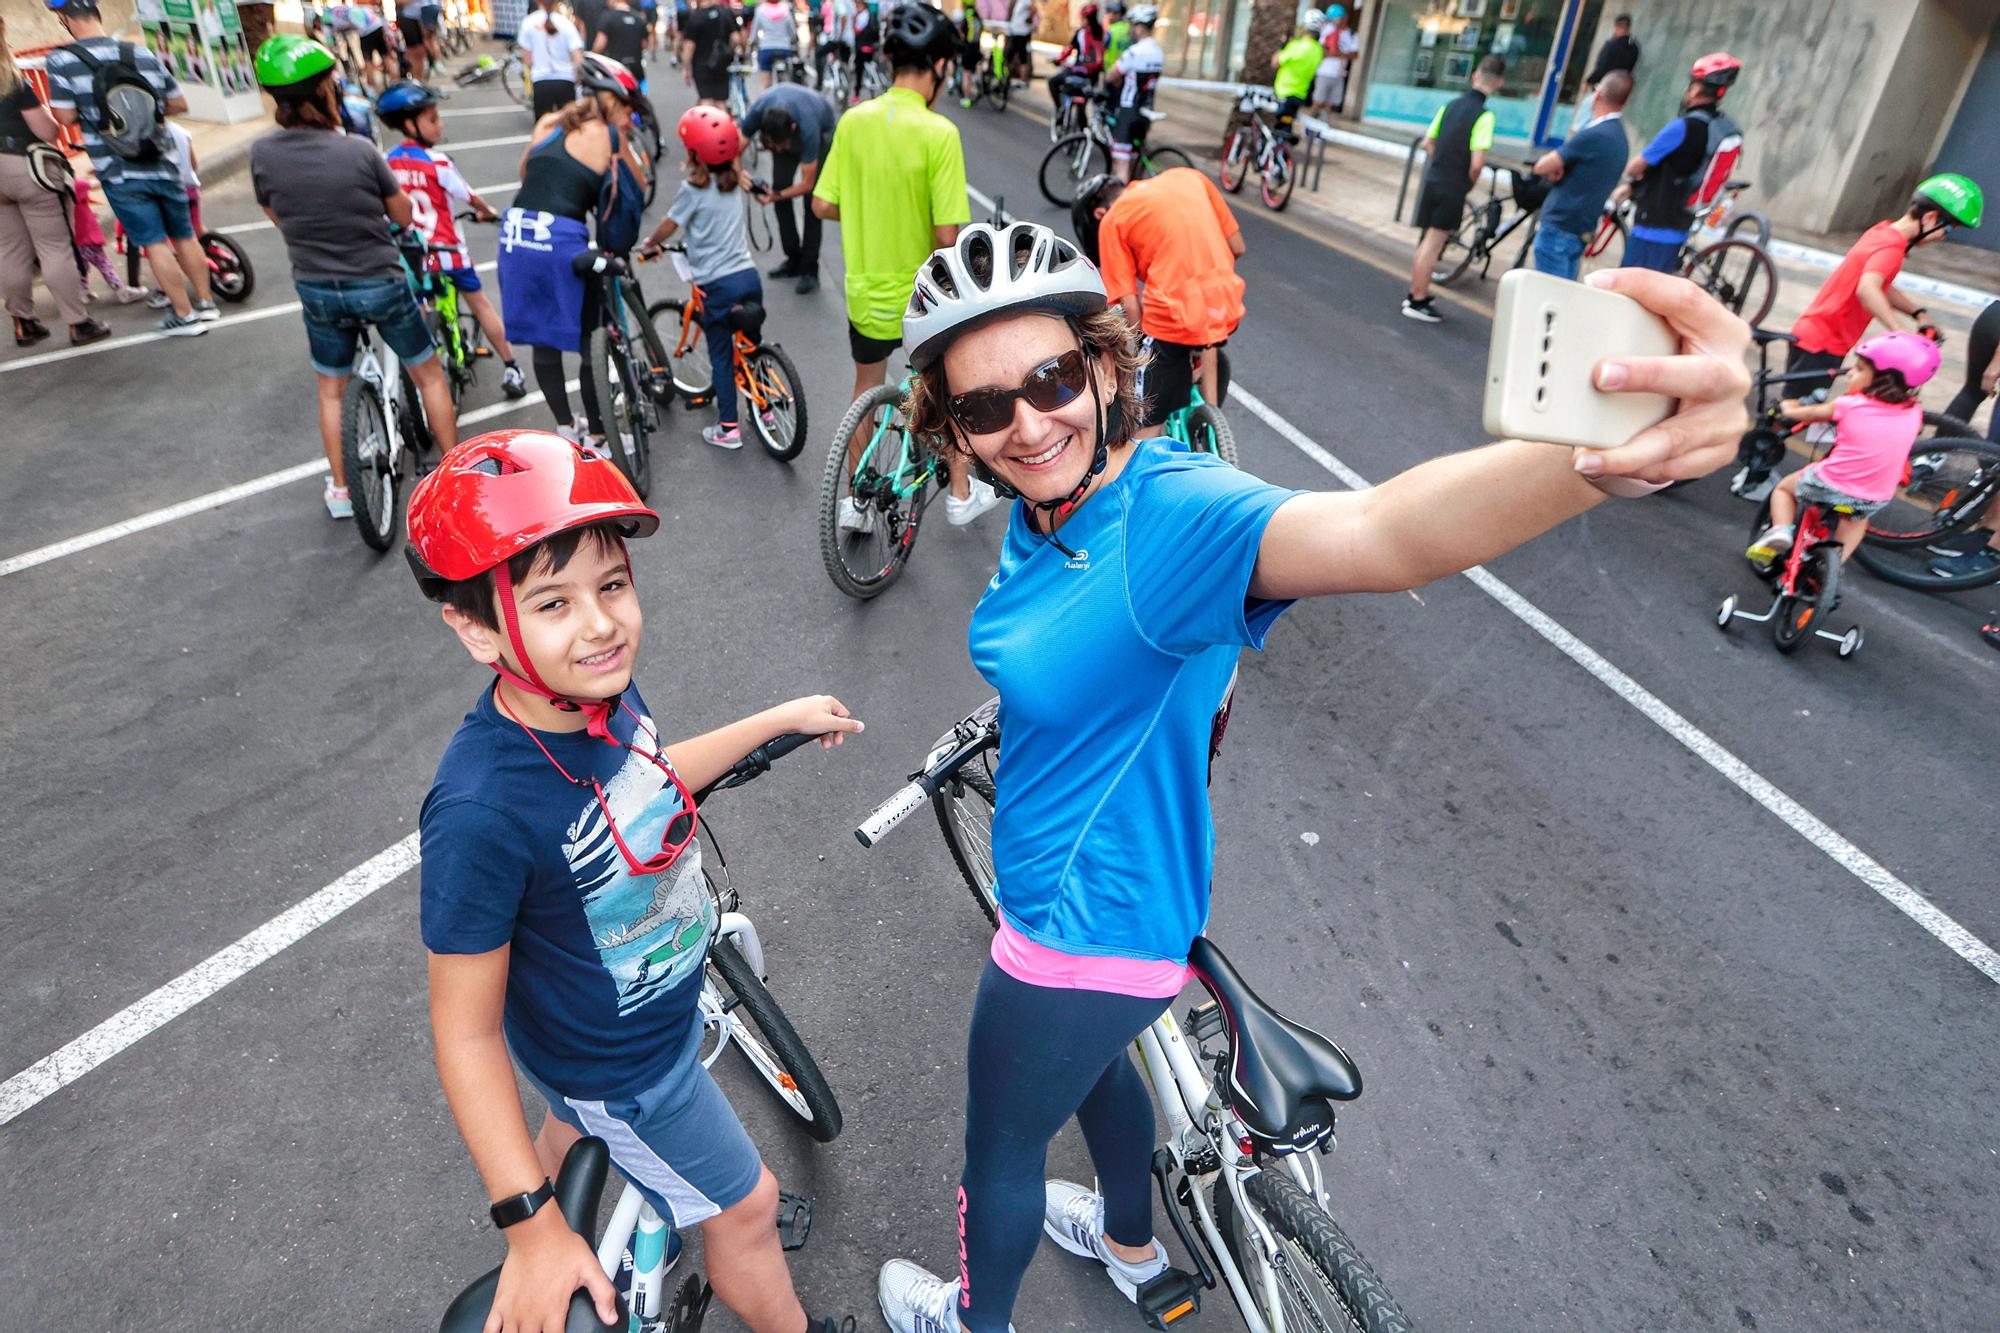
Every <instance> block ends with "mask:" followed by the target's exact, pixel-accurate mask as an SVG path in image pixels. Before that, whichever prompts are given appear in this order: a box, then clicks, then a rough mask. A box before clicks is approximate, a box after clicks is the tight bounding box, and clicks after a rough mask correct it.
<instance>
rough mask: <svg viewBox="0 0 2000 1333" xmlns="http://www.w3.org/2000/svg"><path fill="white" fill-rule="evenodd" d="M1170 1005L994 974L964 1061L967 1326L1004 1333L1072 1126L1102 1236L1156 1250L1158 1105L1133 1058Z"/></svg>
mask: <svg viewBox="0 0 2000 1333" xmlns="http://www.w3.org/2000/svg"><path fill="white" fill-rule="evenodd" d="M1171 1002H1172V1001H1171V1000H1170V999H1157V1000H1155V999H1141V998H1138V997H1135V996H1130V995H1113V994H1110V993H1109V992H1106V991H1093V990H1055V989H1051V988H1048V987H1044V986H1030V985H1028V984H1027V983H1026V982H1023V981H1016V980H1015V979H1014V978H1013V977H1010V976H1008V975H1007V974H1006V973H1005V972H1002V971H1001V970H1000V968H999V967H998V966H996V965H995V964H994V963H992V962H990V961H989V962H988V963H987V964H986V971H985V972H984V973H983V974H981V976H980V978H979V995H978V998H977V999H975V1000H974V1001H973V1005H972V1034H971V1037H970V1039H969V1041H968V1043H967V1050H966V1062H965V1063H966V1098H965V1174H964V1175H963V1176H962V1177H960V1179H959V1184H958V1209H957V1212H958V1227H959V1233H958V1239H959V1255H960V1260H959V1262H960V1265H961V1266H960V1270H959V1277H960V1279H961V1280H962V1281H963V1282H964V1283H965V1285H964V1286H963V1287H962V1288H960V1291H961V1293H962V1294H961V1297H960V1304H959V1307H958V1318H959V1324H960V1326H961V1327H963V1328H965V1329H968V1330H986V1329H995V1330H998V1329H1005V1328H1006V1327H1007V1319H1008V1316H1009V1315H1010V1314H1011V1313H1012V1312H1013V1309H1014V1297H1015V1295H1016V1294H1017V1293H1018V1292H1019V1291H1020V1289H1021V1278H1022V1276H1023V1275H1024V1274H1025V1273H1027V1271H1028V1263H1029V1261H1030V1260H1032V1259H1033V1258H1034V1257H1035V1249H1036V1247H1037V1246H1038V1245H1040V1244H1041V1239H1042V1212H1043V1201H1044V1197H1045V1196H1044V1191H1043V1188H1042V1178H1043V1170H1044V1168H1045V1166H1046V1165H1047V1160H1048V1154H1049V1142H1050V1140H1052V1139H1054V1138H1055V1136H1056V1133H1057V1131H1059V1130H1061V1129H1062V1127H1063V1124H1064V1123H1065V1122H1066V1121H1068V1119H1069V1118H1070V1117H1071V1116H1075V1117H1076V1120H1077V1123H1078V1124H1079V1125H1081V1126H1082V1128H1083V1141H1084V1143H1085V1145H1087V1146H1088V1147H1089V1149H1090V1160H1091V1163H1092V1165H1094V1166H1095V1167H1096V1168H1097V1180H1098V1189H1099V1190H1100V1191H1101V1192H1102V1193H1103V1195H1104V1230H1105V1232H1106V1234H1108V1235H1109V1236H1110V1237H1111V1239H1113V1240H1115V1241H1117V1242H1118V1243H1119V1244H1120V1245H1134V1246H1137V1245H1145V1244H1147V1243H1148V1242H1150V1241H1151V1240H1152V1239H1153V1203H1152V1197H1151V1195H1150V1194H1149V1193H1148V1189H1149V1187H1150V1186H1151V1183H1152V1178H1151V1176H1150V1175H1149V1174H1148V1172H1149V1171H1150V1169H1151V1162H1152V1157H1153V1144H1154V1138H1153V1101H1152V1097H1151V1095H1150V1094H1148V1093H1147V1091H1146V1084H1145V1080H1143V1079H1141V1078H1140V1077H1139V1071H1138V1070H1137V1069H1135V1068H1133V1067H1132V1060H1131V1058H1130V1057H1129V1056H1127V1055H1126V1053H1125V1048H1126V1047H1127V1046H1128V1045H1130V1044H1131V1043H1132V1041H1133V1040H1134V1039H1135V1038H1136V1037H1137V1036H1138V1035H1139V1034H1140V1033H1141V1032H1143V1031H1145V1030H1146V1027H1147V1025H1149V1024H1150V1023H1151V1022H1152V1021H1153V1020H1154V1019H1156V1018H1158V1017H1159V1016H1160V1015H1161V1014H1162V1013H1165V1012H1166V1008H1167V1005H1168V1004H1170V1003H1171Z"/></svg>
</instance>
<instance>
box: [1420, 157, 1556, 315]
mask: <svg viewBox="0 0 2000 1333" xmlns="http://www.w3.org/2000/svg"><path fill="white" fill-rule="evenodd" d="M1503 171H1504V172H1505V173H1506V174H1507V176H1508V178H1509V179H1510V180H1511V181H1512V191H1511V194H1512V198H1513V202H1514V206H1515V211H1514V213H1513V214H1512V216H1504V215H1505V214H1506V204H1505V202H1503V201H1502V199H1501V198H1500V176H1501V173H1502V172H1503ZM1537 179H1538V178H1536V177H1535V176H1534V175H1532V173H1531V171H1530V169H1529V168H1528V167H1503V168H1500V169H1499V170H1495V171H1493V172H1490V173H1489V174H1488V175H1487V179H1486V199H1485V201H1484V202H1483V203H1479V204H1476V205H1474V206H1473V207H1471V208H1468V209H1467V210H1466V212H1465V217H1464V219H1463V220H1461V221H1460V222H1459V224H1458V230H1457V231H1455V232H1453V233H1452V234H1451V235H1450V236H1449V237H1448V238H1447V239H1446V240H1445V243H1444V249H1443V250H1442V251H1441V252H1440V253H1439V255H1438V262H1437V264H1436V266H1435V267H1434V268H1432V269H1431V281H1432V282H1435V283H1438V284H1439V285H1441V286H1442V285H1446V284H1449V283H1452V282H1454V281H1456V280H1457V279H1458V278H1460V277H1462V276H1463V275H1464V274H1465V273H1466V271H1467V270H1468V269H1470V268H1471V267H1472V266H1473V265H1474V264H1477V265H1479V276H1480V277H1481V278H1484V277H1486V276H1487V274H1488V273H1489V272H1490V271H1491V270H1492V267H1493V253H1494V251H1496V250H1498V249H1499V248H1500V246H1501V243H1502V242H1504V241H1505V240H1506V239H1507V238H1508V237H1509V236H1512V235H1513V234H1514V233H1515V232H1517V231H1520V232H1522V233H1523V234H1522V237H1521V249H1520V251H1519V252H1518V253H1517V254H1516V255H1515V256H1514V262H1513V263H1512V264H1509V265H1508V268H1510V269H1515V268H1523V267H1526V265H1527V263H1528V251H1529V250H1530V249H1531V248H1532V247H1533V246H1534V243H1535V227H1536V224H1537V222H1538V221H1539V220H1540V217H1541V206H1542V200H1543V199H1544V198H1545V197H1546V195H1547V191H1546V190H1541V189H1537V188H1535V185H1533V184H1530V183H1529V182H1535V181H1537Z"/></svg>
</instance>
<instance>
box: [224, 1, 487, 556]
mask: <svg viewBox="0 0 2000 1333" xmlns="http://www.w3.org/2000/svg"><path fill="white" fill-rule="evenodd" d="M336 63H337V62H336V61H335V60H334V56H333V52H331V51H329V50H327V49H326V48H325V47H324V46H321V45H320V44H319V43H318V42H315V41H313V40H312V39H310V38H307V37H299V36H296V35H293V34H290V33H280V34H279V35H278V36H276V37H273V38H271V39H270V40H268V41H266V42H265V43H264V44H263V45H262V46H260V47H258V48H257V82H258V83H259V84H261V85H263V88H264V91H266V92H268V93H269V94H271V97H272V99H273V100H274V101H275V102H276V103H277V110H276V113H275V114H276V117H277V121H278V126H279V128H278V130H277V131H276V132H275V133H272V134H267V135H265V136H264V137H263V138H261V139H259V140H257V141H256V142H255V143H253V144H251V145H250V182H251V187H252V189H253V191H254V192H255V194H256V196H257V202H258V204H260V205H261V206H262V207H263V209H264V212H265V213H267V214H268V215H269V216H270V218H271V221H272V222H274V223H276V224H277V226H278V230H279V231H280V232H281V233H283V235H284V238H285V249H286V251H287V252H288V253H289V255H290V257H291V261H292V285H293V286H294V287H296V288H297V289H298V293H299V307H300V311H301V313H302V314H303V315H304V317H305V325H306V345H307V348H308V354H309V356H310V358H311V360H312V367H313V370H314V372H315V373H317V374H318V376H319V434H320V444H321V445H322V446H323V447H324V448H325V450H326V461H327V467H328V477H327V484H326V495H325V501H326V511H327V513H328V514H329V515H331V516H332V517H334V518H351V517H353V514H354V509H353V504H352V502H351V501H350V500H349V498H348V494H347V478H346V475H345V473H344V472H343V470H342V468H341V458H340V411H341V402H342V399H343V397H344V395H345V394H346V392H347V381H348V379H349V378H350V376H351V374H352V372H353V369H354V353H355V350H356V347H357V341H358V338H359V335H358V334H357V333H356V332H355V329H356V326H357V325H360V324H369V325H373V326H374V328H375V330H376V332H377V333H379V334H380V335H381V337H382V341H383V342H385V343H387V344H388V345H389V348H390V350H391V351H393V352H395V354H396V356H397V359H399V360H400V361H401V362H402V363H403V368H404V369H405V370H407V371H409V373H410V380H411V382H412V383H414V384H415V385H416V386H417V393H418V395H419V396H420V397H421V398H422V399H423V408H424V420H425V423H426V424H427V425H428V426H429V428H430V434H431V438H432V439H433V440H434V441H436V443H437V446H438V448H439V449H441V450H448V449H450V448H451V447H452V446H453V445H454V444H457V443H458V424H457V419H456V417H455V416H454V409H453V407H452V402H451V388H450V386H449V385H448V384H447V383H446V381H445V377H444V370H443V368H442V367H440V366H439V365H438V361H437V355H436V349H435V348H434V347H433V346H432V345H431V335H430V330H429V329H427V328H426V327H425V326H424V317H423V312H422V311H421V310H419V309H418V308H417V299H416V295H415V293H413V292H412V291H411V290H410V284H409V280H408V279H407V278H406V277H405V276H404V272H403V263H402V260H401V258H400V257H399V256H398V255H397V253H396V246H395V242H393V241H392V240H390V238H389V224H390V222H391V221H393V222H394V223H395V224H396V225H397V226H399V227H407V226H409V225H410V223H411V221H412V219H413V218H414V216H415V211H414V208H413V206H412V205H411V203H410V197H409V196H408V195H407V194H404V193H403V190H402V187H401V186H399V185H397V183H396V177H395V175H394V173H392V172H391V171H390V170H389V164H388V163H387V162H386V161H384V160H383V158H382V153H381V150H380V149H378V148H376V147H375V145H374V144H373V143H372V142H370V141H369V140H367V139H364V138H361V137H359V136H357V135H351V134H345V133H343V132H342V130H341V108H340V95H339V92H338V90H337V89H336V88H335V86H334V77H333V73H334V67H335V64H336ZM385 214H386V215H387V216H386V217H385V216H384V215H385Z"/></svg>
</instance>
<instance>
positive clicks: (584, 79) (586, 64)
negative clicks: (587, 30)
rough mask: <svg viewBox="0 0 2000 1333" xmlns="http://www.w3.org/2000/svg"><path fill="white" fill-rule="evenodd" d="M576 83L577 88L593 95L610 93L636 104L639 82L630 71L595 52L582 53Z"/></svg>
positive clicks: (617, 62)
mask: <svg viewBox="0 0 2000 1333" xmlns="http://www.w3.org/2000/svg"><path fill="white" fill-rule="evenodd" d="M576 81H577V84H578V86H579V87H582V88H588V89H589V90H590V91H591V92H594V93H610V94H611V95H612V96H613V97H616V98H620V99H622V100H624V101H626V102H636V101H637V100H638V98H639V80H638V79H636V78H634V77H633V74H632V71H631V70H629V69H627V68H625V66H624V65H623V64H622V63H621V62H619V61H616V60H613V59H612V58H611V57H610V56H607V55H599V54H598V53H597V52H595V51H586V52H584V53H583V68H582V69H581V70H579V71H578V72H577V80H576Z"/></svg>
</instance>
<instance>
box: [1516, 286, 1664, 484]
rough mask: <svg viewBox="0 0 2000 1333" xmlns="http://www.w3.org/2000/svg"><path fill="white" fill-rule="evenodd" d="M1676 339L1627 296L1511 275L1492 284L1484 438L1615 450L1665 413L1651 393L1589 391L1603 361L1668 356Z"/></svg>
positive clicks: (1659, 396)
mask: <svg viewBox="0 0 2000 1333" xmlns="http://www.w3.org/2000/svg"><path fill="white" fill-rule="evenodd" d="M1679 350H1680V340H1679V339H1678V338H1676V337H1675V336H1674V333H1673V330H1672V329H1670V328H1668V327H1667V323H1666V321H1665V320H1663V319H1661V318H1660V317H1659V316H1658V315H1655V314H1654V313H1653V312H1652V311H1650V310H1648V309H1646V307H1644V306H1642V305H1640V304H1639V303H1638V302H1637V301H1634V300H1633V299H1632V298H1631V297H1629V296H1620V295H1619V294H1618V293H1617V292H1607V291H1601V290H1599V289H1598V288H1596V287H1586V286H1585V285H1584V284H1582V283H1580V282H1571V281H1569V280H1567V279H1565V278H1557V277H1552V276H1551V275H1549V274H1547V273H1535V272H1532V271H1530V270H1528V269H1515V270H1514V271H1512V272H1511V273H1508V274H1507V275H1506V276H1504V277H1503V278H1501V279H1500V299H1499V303H1498V305H1497V306H1496V307H1495V310H1494V314H1493V342H1492V346H1491V347H1490V348H1489V349H1488V351H1487V355H1486V411H1485V423H1486V429H1487V431H1488V432H1489V433H1490V434H1493V435H1496V436H1502V437H1506V438H1512V439H1522V440H1546V441H1547V442H1549V443H1551V444H1568V445H1575V446H1579V447H1582V448H1589V449H1616V448H1617V447H1618V446H1619V445H1622V444H1625V443H1628V442H1629V441H1630V440H1631V439H1632V437H1633V436H1635V435H1637V434H1638V433H1639V432H1640V431H1642V430H1645V429H1646V428H1647V427H1648V426H1652V425H1655V424H1657V423H1658V422H1660V421H1662V420H1664V419H1665V418H1666V417H1667V416H1668V415H1669V414H1670V413H1671V412H1672V411H1673V410H1674V400H1673V399H1671V398H1668V397H1666V396H1665V395H1663V394H1656V393H1605V392H1603V391H1602V390H1600V389H1598V388H1597V386H1596V385H1595V384H1593V383H1592V382H1591V376H1592V373H1593V372H1594V371H1595V370H1596V369H1597V365H1598V363H1599V362H1601V361H1604V360H1606V359H1608V358H1611V357H1634V356H1672V355H1674V354H1675V353H1676V352H1678V351H1679Z"/></svg>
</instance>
